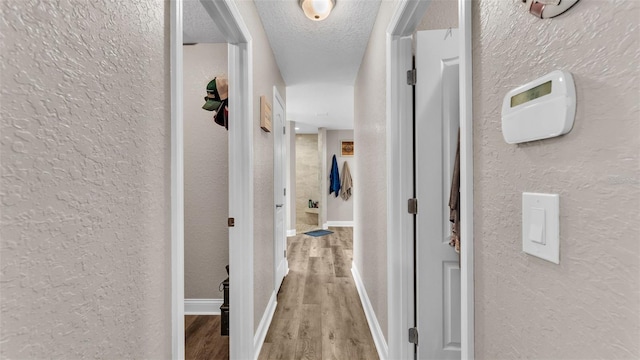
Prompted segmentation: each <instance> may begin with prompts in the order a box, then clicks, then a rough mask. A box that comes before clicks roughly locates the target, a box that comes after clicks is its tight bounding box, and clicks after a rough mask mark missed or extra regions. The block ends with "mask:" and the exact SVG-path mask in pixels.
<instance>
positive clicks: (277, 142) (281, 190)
mask: <svg viewBox="0 0 640 360" xmlns="http://www.w3.org/2000/svg"><path fill="white" fill-rule="evenodd" d="M284 114H285V112H284V101H283V100H282V97H281V96H280V94H279V93H278V90H277V89H276V88H275V87H274V88H273V142H274V143H273V187H274V189H273V193H274V203H275V210H274V222H275V223H274V225H275V226H274V232H275V234H274V237H273V241H274V246H273V247H274V264H275V289H276V291H278V289H280V285H281V284H282V280H283V279H284V276H285V275H286V274H287V270H288V268H289V266H288V264H287V256H286V253H285V249H286V241H287V234H286V229H285V215H286V213H287V212H286V209H285V206H286V205H285V204H286V201H285V199H286V189H285V184H286V182H285V181H286V180H285V161H286V146H285V141H284V132H285V126H286V125H285V120H284Z"/></svg>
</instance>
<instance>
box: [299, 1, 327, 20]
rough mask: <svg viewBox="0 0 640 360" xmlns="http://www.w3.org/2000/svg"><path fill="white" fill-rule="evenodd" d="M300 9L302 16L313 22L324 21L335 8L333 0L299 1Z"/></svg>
mask: <svg viewBox="0 0 640 360" xmlns="http://www.w3.org/2000/svg"><path fill="white" fill-rule="evenodd" d="M299 4H300V7H301V8H302V11H304V14H305V15H306V16H307V17H308V18H309V19H311V20H313V21H322V20H324V19H326V18H327V17H328V16H329V14H331V10H333V7H334V6H336V1H335V0H300V1H299Z"/></svg>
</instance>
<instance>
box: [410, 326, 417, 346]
mask: <svg viewBox="0 0 640 360" xmlns="http://www.w3.org/2000/svg"><path fill="white" fill-rule="evenodd" d="M409 342H410V343H412V344H415V345H416V346H417V345H418V329H416V328H414V327H413V328H410V329H409Z"/></svg>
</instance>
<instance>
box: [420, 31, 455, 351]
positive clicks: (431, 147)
mask: <svg viewBox="0 0 640 360" xmlns="http://www.w3.org/2000/svg"><path fill="white" fill-rule="evenodd" d="M458 44H459V43H458V31H457V29H449V30H431V31H420V32H418V33H417V48H416V71H417V82H416V89H415V90H416V96H415V121H416V131H415V136H416V139H415V144H416V197H417V199H418V214H417V217H416V223H417V227H416V229H417V230H416V256H417V258H416V268H417V269H416V288H417V291H416V298H417V299H416V301H417V304H416V314H417V328H418V334H419V336H418V346H417V353H418V359H460V334H461V323H460V265H459V260H458V254H457V253H456V252H455V250H454V248H453V247H451V246H450V245H449V237H450V235H451V223H450V222H449V207H448V205H449V194H450V189H451V178H452V173H453V166H454V161H455V155H456V146H457V138H458V126H459V112H460V105H459V83H458V78H459V71H458Z"/></svg>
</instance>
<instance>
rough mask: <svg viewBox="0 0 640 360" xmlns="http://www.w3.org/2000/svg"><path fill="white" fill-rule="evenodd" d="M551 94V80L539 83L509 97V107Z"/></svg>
mask: <svg viewBox="0 0 640 360" xmlns="http://www.w3.org/2000/svg"><path fill="white" fill-rule="evenodd" d="M549 94H551V80H549V81H547V82H546V83H544V84H540V85H538V86H536V87H534V88H531V89H529V90H527V91H524V92H521V93H520V94H518V95H514V96H512V97H511V107H515V106H518V105H521V104H524V103H526V102H529V101H531V100H535V99H537V98H539V97H542V96H545V95H549Z"/></svg>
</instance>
